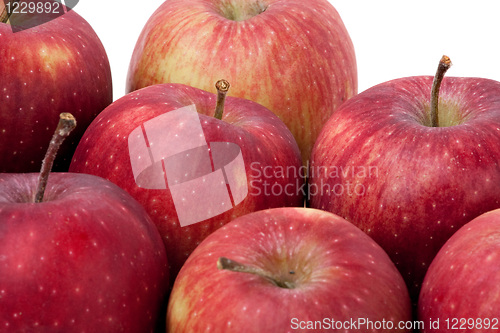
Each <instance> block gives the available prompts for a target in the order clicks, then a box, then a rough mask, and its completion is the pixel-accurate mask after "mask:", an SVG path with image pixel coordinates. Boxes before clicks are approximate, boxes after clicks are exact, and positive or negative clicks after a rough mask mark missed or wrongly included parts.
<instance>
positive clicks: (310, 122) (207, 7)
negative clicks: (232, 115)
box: [127, 0, 358, 161]
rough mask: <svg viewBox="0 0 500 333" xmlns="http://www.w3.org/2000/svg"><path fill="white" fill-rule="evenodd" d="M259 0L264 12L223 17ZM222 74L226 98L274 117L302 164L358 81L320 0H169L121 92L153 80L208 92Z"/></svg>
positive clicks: (142, 40)
mask: <svg viewBox="0 0 500 333" xmlns="http://www.w3.org/2000/svg"><path fill="white" fill-rule="evenodd" d="M258 2H260V3H261V4H262V5H263V6H264V7H266V10H265V11H264V12H263V13H261V14H259V15H257V16H254V17H252V18H249V19H247V20H243V21H234V20H231V19H228V18H226V17H225V14H224V11H225V10H228V8H230V6H234V7H235V8H238V10H240V11H242V12H245V11H249V9H248V8H247V7H250V6H252V5H255V4H256V3H258ZM226 16H227V15H226ZM221 77H223V78H225V79H227V80H228V81H229V82H231V84H232V88H231V90H230V91H229V95H230V96H236V97H242V98H246V99H250V100H253V101H255V102H257V103H259V104H262V105H264V106H266V107H267V108H268V109H270V110H271V111H273V112H274V113H275V114H276V115H278V116H279V117H280V119H281V120H282V121H283V122H284V123H285V124H286V125H287V126H288V128H289V129H290V130H291V132H292V133H293V135H294V137H295V139H296V140H297V143H298V145H299V147H300V150H301V153H302V157H303V159H304V161H306V160H307V159H308V158H309V155H310V153H311V149H312V146H313V144H314V141H315V140H316V137H317V136H318V134H319V132H320V130H321V128H322V127H323V125H324V124H325V122H326V121H327V120H328V118H329V116H330V115H331V114H332V112H333V111H334V110H335V109H337V108H338V107H339V106H340V104H342V102H343V101H345V100H347V99H348V98H350V97H352V96H354V95H355V94H356V93H357V86H358V81H357V65H356V57H355V53H354V47H353V44H352V41H351V39H350V37H349V34H348V32H347V30H346V28H345V26H344V24H343V22H342V20H341V18H340V16H339V14H338V13H337V11H336V10H335V8H334V7H333V6H332V5H331V4H330V3H329V2H328V1H326V0H309V1H302V0H264V1H262V0H259V1H256V0H247V1H228V2H226V4H225V5H224V2H223V1H219V0H187V1H186V0H168V1H165V2H164V3H163V4H162V5H161V6H160V7H159V8H158V9H157V10H156V12H155V13H154V14H153V15H152V16H151V18H150V19H149V20H148V22H147V23H146V25H145V27H144V29H143V31H142V33H141V35H140V37H139V39H138V41H137V44H136V46H135V49H134V52H133V55H132V59H131V62H130V67H129V72H128V79H127V92H130V91H133V90H136V89H139V88H143V87H145V86H149V85H152V84H157V83H183V84H187V85H190V86H194V87H197V88H200V89H203V90H206V91H211V92H214V88H213V82H215V81H216V80H218V79H219V78H221Z"/></svg>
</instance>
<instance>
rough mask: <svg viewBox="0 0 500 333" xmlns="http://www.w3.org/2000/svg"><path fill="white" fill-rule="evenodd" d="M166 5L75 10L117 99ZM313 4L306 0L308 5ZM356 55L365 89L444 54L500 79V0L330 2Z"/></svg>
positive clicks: (90, 4) (467, 72) (427, 71)
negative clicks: (107, 68) (103, 57)
mask: <svg viewBox="0 0 500 333" xmlns="http://www.w3.org/2000/svg"><path fill="white" fill-rule="evenodd" d="M163 1H164V0H143V1H132V0H121V1H117V0H114V1H109V0H108V1H102V0H80V2H79V3H78V5H77V6H76V7H75V11H76V12H77V13H79V14H80V15H81V16H83V17H84V18H85V19H86V20H87V21H88V22H89V23H90V24H91V25H92V27H93V28H94V30H95V31H96V32H97V34H98V36H99V37H100V39H101V41H102V42H103V44H104V47H105V48H106V51H107V53H108V57H109V60H110V63H111V70H112V75H113V85H114V99H115V100H116V99H118V98H120V97H122V96H123V95H124V94H125V80H126V75H127V70H128V64H129V61H130V57H131V55H132V51H133V48H134V46H135V43H136V41H137V38H138V37H139V34H140V32H141V30H142V28H143V26H144V24H145V23H146V21H147V20H148V18H149V17H150V16H151V14H153V12H154V11H155V10H156V9H157V8H158V7H159V6H160V5H161V4H162V3H163ZM304 1H307V0H304ZM330 3H331V4H332V5H333V6H334V7H335V8H336V9H337V11H338V12H339V13H340V15H341V17H342V19H343V21H344V24H345V26H346V28H347V30H348V31H349V34H350V36H351V39H352V41H353V43H354V47H355V50H356V57H357V62H358V78H359V92H361V91H363V90H365V89H367V88H369V87H371V86H373V85H375V84H378V83H381V82H384V81H387V80H391V79H395V78H399V77H404V76H411V75H434V73H435V71H436V67H437V63H438V61H439V59H440V58H441V56H442V55H443V54H446V55H448V56H449V57H450V58H451V60H452V62H453V67H452V68H451V69H450V70H449V71H448V74H447V75H449V76H476V77H485V78H490V79H494V80H497V81H500V1H498V0H477V1H470V0H467V1H462V0H459V1H449V0H447V1H445V0H420V1H401V0H399V1H397V0H378V1H373V0H330Z"/></svg>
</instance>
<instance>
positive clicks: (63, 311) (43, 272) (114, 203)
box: [0, 127, 169, 332]
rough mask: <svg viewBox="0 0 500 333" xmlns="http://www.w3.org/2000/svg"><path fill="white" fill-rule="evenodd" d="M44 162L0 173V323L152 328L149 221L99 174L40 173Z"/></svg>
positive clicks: (163, 265)
mask: <svg viewBox="0 0 500 333" xmlns="http://www.w3.org/2000/svg"><path fill="white" fill-rule="evenodd" d="M58 131H59V127H58ZM54 138H55V139H54V141H57V140H58V138H56V136H54ZM59 143H60V141H59ZM51 147H53V145H52V144H51ZM49 151H50V152H52V153H50V154H49V153H48V154H47V156H49V155H51V156H52V158H53V157H54V150H53V149H52V150H51V149H49ZM47 161H48V159H45V160H44V163H43V164H44V168H43V170H42V172H41V174H40V176H39V175H38V174H35V173H26V174H17V173H0V240H1V241H0V309H1V311H0V327H1V328H0V330H1V331H4V332H7V331H8V332H38V331H43V332H152V331H153V330H154V329H155V327H156V325H157V324H158V320H159V319H160V311H161V309H162V308H163V305H164V301H165V296H166V292H167V288H168V278H169V276H168V264H167V257H166V253H165V248H164V246H163V242H162V240H161V237H160V235H159V233H158V230H157V229H156V227H155V225H154V223H153V222H152V221H151V219H150V218H149V216H148V214H147V213H146V211H145V210H144V208H143V207H142V206H141V205H140V204H139V203H137V202H136V201H135V200H134V199H133V198H132V197H131V196H130V195H129V194H128V193H126V192H125V191H123V190H122V189H120V188H119V187H118V186H116V185H114V184H112V183H111V182H109V181H106V180H104V179H102V178H99V177H96V176H92V175H84V174H70V173H53V174H51V175H50V177H49V178H48V182H46V181H47V178H46V177H45V176H48V171H50V166H51V165H52V162H50V163H49V162H47ZM42 175H44V176H42ZM43 189H45V190H43Z"/></svg>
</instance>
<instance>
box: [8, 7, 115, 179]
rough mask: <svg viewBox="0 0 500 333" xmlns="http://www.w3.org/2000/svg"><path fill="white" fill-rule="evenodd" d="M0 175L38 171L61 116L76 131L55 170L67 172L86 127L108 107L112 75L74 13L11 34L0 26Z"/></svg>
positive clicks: (96, 40) (91, 33)
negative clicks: (65, 115)
mask: <svg viewBox="0 0 500 333" xmlns="http://www.w3.org/2000/svg"><path fill="white" fill-rule="evenodd" d="M0 59H2V61H1V62H0V73H2V75H1V77H0V161H1V163H0V172H38V171H40V167H41V161H42V159H43V157H44V155H45V151H46V150H47V146H48V142H49V141H50V139H51V137H52V134H53V131H54V128H55V127H56V126H57V121H56V122H54V121H53V120H54V119H58V117H59V114H60V113H62V112H70V113H72V114H73V115H74V116H75V118H76V119H77V121H78V126H77V128H76V129H75V130H74V131H73V133H72V134H71V136H70V137H69V138H68V140H66V142H65V143H64V144H63V145H62V146H61V149H60V151H59V153H58V157H57V159H56V161H55V163H54V168H53V170H54V171H67V170H68V168H69V164H70V162H71V157H72V155H73V152H74V151H75V149H76V146H77V144H78V141H79V140H80V138H81V137H82V135H83V133H84V131H85V129H86V128H87V126H88V125H89V124H90V123H91V122H92V120H93V119H94V118H95V117H96V116H97V114H98V113H99V112H101V111H102V110H103V109H104V108H105V107H106V106H108V105H109V104H110V103H111V102H112V83H111V70H110V66H109V62H108V58H107V55H106V52H105V50H104V47H103V45H102V44H101V41H100V40H99V38H98V36H97V35H96V33H95V32H94V30H93V29H92V27H91V26H90V25H89V24H88V23H87V22H86V21H85V20H84V19H83V18H82V17H80V16H79V15H78V14H77V13H76V12H75V11H74V10H71V11H69V12H68V13H66V14H64V15H62V16H59V17H58V18H56V19H54V20H52V21H49V22H47V23H45V24H42V25H39V26H36V27H33V28H31V29H27V30H23V31H20V32H16V33H13V32H12V27H11V26H10V25H8V24H5V23H0Z"/></svg>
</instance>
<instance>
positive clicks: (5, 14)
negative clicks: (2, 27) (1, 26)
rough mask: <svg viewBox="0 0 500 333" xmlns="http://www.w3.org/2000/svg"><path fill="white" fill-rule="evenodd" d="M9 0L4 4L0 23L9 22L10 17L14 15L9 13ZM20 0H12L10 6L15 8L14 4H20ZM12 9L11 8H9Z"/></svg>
mask: <svg viewBox="0 0 500 333" xmlns="http://www.w3.org/2000/svg"><path fill="white" fill-rule="evenodd" d="M8 1H9V0H7V1H5V2H4V7H3V10H2V13H1V14H0V23H7V22H8V21H9V17H10V15H11V14H12V13H9V11H8V10H7V3H8ZM18 1H19V0H11V1H10V5H9V6H11V7H12V6H14V4H15V3H16V2H18ZM9 8H10V7H9Z"/></svg>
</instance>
